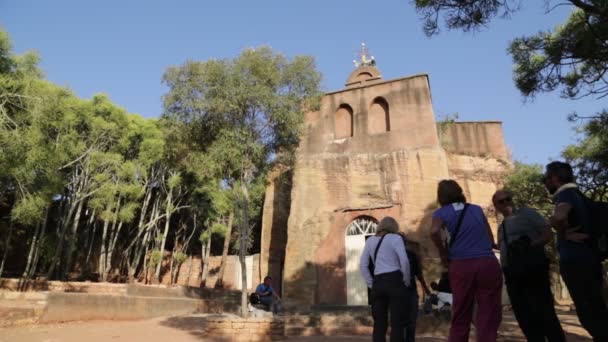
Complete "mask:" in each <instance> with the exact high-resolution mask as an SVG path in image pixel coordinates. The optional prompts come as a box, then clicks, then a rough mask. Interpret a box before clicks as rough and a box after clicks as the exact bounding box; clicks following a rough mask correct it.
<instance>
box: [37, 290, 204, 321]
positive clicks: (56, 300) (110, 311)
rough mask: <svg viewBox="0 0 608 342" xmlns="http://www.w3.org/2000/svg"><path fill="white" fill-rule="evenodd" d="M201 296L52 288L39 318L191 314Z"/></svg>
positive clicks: (44, 319)
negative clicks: (164, 296)
mask: <svg viewBox="0 0 608 342" xmlns="http://www.w3.org/2000/svg"><path fill="white" fill-rule="evenodd" d="M199 305H201V301H200V300H196V299H187V298H161V297H130V296H112V295H100V294H88V293H87V294H83V293H60V292H51V293H49V295H48V298H47V305H46V309H45V310H44V313H43V314H42V316H41V317H40V322H45V323H46V322H65V321H82V320H95V319H103V320H107V319H110V320H114V319H116V320H118V319H122V320H130V319H141V318H150V317H158V316H173V315H184V314H191V313H194V312H196V311H197V310H198V308H199Z"/></svg>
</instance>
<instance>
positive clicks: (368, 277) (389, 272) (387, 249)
mask: <svg viewBox="0 0 608 342" xmlns="http://www.w3.org/2000/svg"><path fill="white" fill-rule="evenodd" d="M398 232H399V224H398V223H397V221H396V220H395V219H394V218H392V217H385V218H383V219H382V221H380V223H379V224H378V227H377V228H376V235H374V236H372V237H370V238H368V239H367V241H366V242H365V248H364V249H363V253H362V254H361V260H360V263H359V270H360V272H361V276H362V277H363V279H364V280H365V282H366V284H367V286H368V287H369V288H371V297H372V298H371V301H372V303H371V304H372V317H373V319H374V331H373V341H374V342H385V341H386V332H387V330H388V315H389V312H390V317H391V337H390V341H391V342H403V339H404V326H405V325H406V324H408V323H409V317H408V312H407V310H408V308H409V300H410V298H409V296H408V293H409V291H410V290H409V289H408V288H409V286H410V285H411V275H410V263H409V260H408V257H407V253H406V252H405V248H404V241H403V239H402V238H401V236H399V235H398Z"/></svg>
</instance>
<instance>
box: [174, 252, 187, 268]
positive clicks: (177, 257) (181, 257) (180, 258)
mask: <svg viewBox="0 0 608 342" xmlns="http://www.w3.org/2000/svg"><path fill="white" fill-rule="evenodd" d="M173 258H174V259H175V261H176V262H177V264H178V265H179V264H181V263H183V262H184V261H186V259H188V256H187V255H186V253H183V252H176V253H175V254H174V255H173Z"/></svg>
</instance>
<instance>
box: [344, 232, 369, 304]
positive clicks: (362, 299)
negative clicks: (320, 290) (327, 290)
mask: <svg viewBox="0 0 608 342" xmlns="http://www.w3.org/2000/svg"><path fill="white" fill-rule="evenodd" d="M345 245H346V304H347V305H367V285H366V284H365V281H364V280H363V277H361V273H360V272H359V259H360V258H361V253H363V248H364V247H365V235H350V236H346V244H345Z"/></svg>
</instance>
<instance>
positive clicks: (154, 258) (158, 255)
mask: <svg viewBox="0 0 608 342" xmlns="http://www.w3.org/2000/svg"><path fill="white" fill-rule="evenodd" d="M162 259H163V253H162V252H161V251H159V250H154V251H152V253H150V260H149V261H148V268H154V267H156V265H158V263H160V262H161V261H162Z"/></svg>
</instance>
